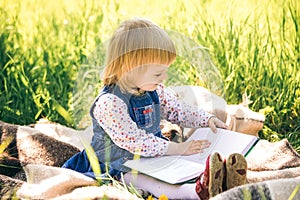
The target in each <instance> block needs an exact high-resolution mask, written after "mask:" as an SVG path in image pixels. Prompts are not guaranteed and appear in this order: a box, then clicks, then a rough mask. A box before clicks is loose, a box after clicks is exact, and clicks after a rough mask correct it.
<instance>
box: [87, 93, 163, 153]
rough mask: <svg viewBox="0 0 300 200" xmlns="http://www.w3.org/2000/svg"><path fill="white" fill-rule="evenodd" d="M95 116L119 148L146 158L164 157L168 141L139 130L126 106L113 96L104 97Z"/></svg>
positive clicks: (96, 109)
mask: <svg viewBox="0 0 300 200" xmlns="http://www.w3.org/2000/svg"><path fill="white" fill-rule="evenodd" d="M93 114H94V116H95V118H96V119H97V121H98V123H99V124H100V126H101V127H102V128H103V129H104V131H105V132H106V133H107V134H108V135H109V136H110V138H111V139H112V141H113V142H114V143H115V144H116V145H118V146H119V147H121V148H123V149H126V150H127V151H129V152H131V153H133V154H139V155H141V156H145V157H154V156H159V155H164V154H165V153H166V151H167V149H168V141H166V140H164V139H161V138H159V137H156V136H154V135H153V134H147V133H146V132H145V131H144V130H142V129H139V128H138V126H137V125H136V123H135V122H134V121H133V120H132V119H131V117H130V116H129V114H128V108H127V106H126V104H125V103H124V102H123V101H122V100H121V99H120V98H118V97H117V96H115V95H113V94H105V95H102V96H101V97H100V98H99V99H98V101H97V102H96V106H95V108H94V111H93Z"/></svg>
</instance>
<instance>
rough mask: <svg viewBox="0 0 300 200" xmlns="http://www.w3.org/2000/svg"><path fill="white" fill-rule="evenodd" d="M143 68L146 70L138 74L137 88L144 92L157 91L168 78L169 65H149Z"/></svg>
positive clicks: (136, 79)
mask: <svg viewBox="0 0 300 200" xmlns="http://www.w3.org/2000/svg"><path fill="white" fill-rule="evenodd" d="M143 67H145V70H142V71H143V72H142V73H137V74H136V77H135V81H136V83H135V84H136V86H137V87H138V88H140V89H142V90H144V91H153V90H156V89H157V86H158V84H160V83H162V81H163V80H165V79H166V78H167V71H168V68H169V65H161V64H149V65H145V66H143Z"/></svg>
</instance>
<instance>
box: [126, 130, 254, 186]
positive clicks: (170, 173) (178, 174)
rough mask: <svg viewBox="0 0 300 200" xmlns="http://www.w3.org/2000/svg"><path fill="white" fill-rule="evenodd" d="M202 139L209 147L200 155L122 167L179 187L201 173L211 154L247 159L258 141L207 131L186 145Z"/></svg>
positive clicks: (131, 162) (145, 160)
mask: <svg viewBox="0 0 300 200" xmlns="http://www.w3.org/2000/svg"><path fill="white" fill-rule="evenodd" d="M203 139H207V140H209V141H210V142H211V143H212V144H211V145H210V147H209V148H207V149H205V150H204V152H203V153H200V154H194V155H190V156H181V155H175V156H160V157H155V158H140V159H136V160H128V161H126V162H125V163H124V165H125V166H126V167H129V168H131V169H133V170H136V171H138V172H140V173H143V174H146V175H149V176H152V177H154V178H157V179H159V180H161V181H165V182H167V183H170V184H179V183H183V182H186V181H189V180H193V179H195V178H196V177H198V176H199V175H200V173H202V172H203V171H204V169H205V162H206V159H207V157H208V156H209V155H210V154H211V153H213V152H219V153H220V154H221V155H222V156H223V157H224V158H225V157H226V156H227V155H229V154H231V153H241V154H243V155H246V154H247V153H248V151H249V150H251V149H252V147H253V146H254V145H255V144H256V142H257V141H258V140H259V138H257V137H255V136H252V135H247V134H243V133H238V132H234V131H230V130H224V129H218V131H217V133H213V132H212V131H211V129H210V128H199V129H197V130H196V131H195V132H194V133H193V135H192V136H191V137H190V138H189V139H188V140H187V141H190V140H203Z"/></svg>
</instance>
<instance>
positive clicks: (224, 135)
mask: <svg viewBox="0 0 300 200" xmlns="http://www.w3.org/2000/svg"><path fill="white" fill-rule="evenodd" d="M217 130H218V131H217V133H213V132H212V130H211V129H210V128H199V129H197V130H196V131H195V132H194V133H193V135H192V136H191V137H190V138H189V139H188V141H190V140H203V139H207V140H208V141H210V142H211V143H212V144H211V145H210V147H208V148H207V149H205V150H204V152H203V153H200V154H198V155H197V154H195V155H191V156H185V159H187V160H190V161H194V162H198V163H202V164H205V161H206V158H207V157H208V155H209V154H212V153H213V152H218V153H220V155H221V156H222V157H224V158H225V157H226V156H227V155H229V154H232V153H241V154H243V155H245V154H246V153H247V152H248V150H249V149H250V148H251V147H252V146H253V145H254V143H255V142H256V141H257V140H258V138H257V137H255V136H252V135H247V134H243V133H238V132H234V131H230V130H225V129H220V128H218V129H217Z"/></svg>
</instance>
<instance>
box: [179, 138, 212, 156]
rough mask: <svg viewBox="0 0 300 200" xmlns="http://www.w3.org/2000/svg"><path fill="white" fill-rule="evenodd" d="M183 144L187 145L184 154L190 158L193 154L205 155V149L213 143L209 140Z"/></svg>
mask: <svg viewBox="0 0 300 200" xmlns="http://www.w3.org/2000/svg"><path fill="white" fill-rule="evenodd" d="M182 144H185V145H186V147H187V148H186V149H185V150H184V151H183V152H182V153H183V155H185V156H188V155H192V154H197V153H203V151H204V149H206V148H208V147H209V146H210V145H211V142H209V141H208V140H192V141H190V142H184V143H182Z"/></svg>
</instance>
